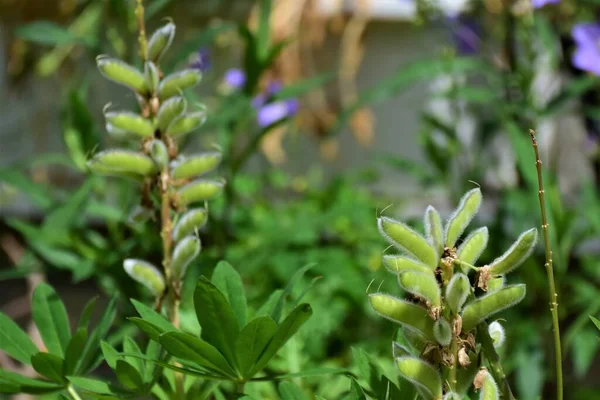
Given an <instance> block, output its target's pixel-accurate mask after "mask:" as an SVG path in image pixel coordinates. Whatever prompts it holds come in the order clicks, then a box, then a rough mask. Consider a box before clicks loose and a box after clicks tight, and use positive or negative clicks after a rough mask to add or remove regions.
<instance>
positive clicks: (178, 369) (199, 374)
mask: <svg viewBox="0 0 600 400" xmlns="http://www.w3.org/2000/svg"><path fill="white" fill-rule="evenodd" d="M148 361H150V362H153V363H154V364H156V365H159V366H161V367H163V368H165V369H168V370H170V371H175V372H181V373H182V374H184V375H190V376H195V377H198V378H202V379H206V380H211V381H226V380H231V379H232V378H231V377H227V376H223V375H215V374H208V373H206V372H205V371H198V370H195V369H193V368H183V367H178V366H176V365H173V364H169V363H166V362H164V361H158V360H148Z"/></svg>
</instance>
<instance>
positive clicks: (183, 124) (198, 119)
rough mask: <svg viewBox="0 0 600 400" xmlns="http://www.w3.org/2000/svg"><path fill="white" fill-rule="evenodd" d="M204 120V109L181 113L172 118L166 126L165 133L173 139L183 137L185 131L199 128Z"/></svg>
mask: <svg viewBox="0 0 600 400" xmlns="http://www.w3.org/2000/svg"><path fill="white" fill-rule="evenodd" d="M205 121H206V111H205V110H202V111H197V112H194V113H190V114H184V115H181V116H179V117H177V118H175V119H174V120H173V122H171V124H170V125H169V127H168V128H167V132H166V133H167V135H169V136H171V137H172V138H173V139H178V138H181V137H183V136H184V135H185V134H186V133H189V132H191V131H193V130H194V129H198V128H200V127H201V126H202V125H203V124H204V122H205Z"/></svg>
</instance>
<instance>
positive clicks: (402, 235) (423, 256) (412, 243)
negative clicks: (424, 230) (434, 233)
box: [377, 217, 438, 268]
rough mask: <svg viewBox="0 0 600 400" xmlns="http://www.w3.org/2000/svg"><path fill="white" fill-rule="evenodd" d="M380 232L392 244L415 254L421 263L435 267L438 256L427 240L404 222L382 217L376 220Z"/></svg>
mask: <svg viewBox="0 0 600 400" xmlns="http://www.w3.org/2000/svg"><path fill="white" fill-rule="evenodd" d="M377 225H378V227H379V231H380V232H381V234H382V235H383V236H384V237H385V238H386V239H387V240H388V241H389V242H390V243H392V244H394V245H396V246H398V247H399V248H400V249H402V250H405V251H407V252H408V253H410V254H412V255H413V256H415V257H416V258H417V259H418V260H420V261H422V262H423V264H425V265H427V266H429V267H431V268H436V267H437V264H438V257H437V254H436V253H435V250H434V248H433V247H431V245H430V244H429V243H427V240H426V239H425V238H424V237H423V236H421V235H419V234H418V233H417V232H415V231H414V230H412V229H411V228H409V227H408V226H407V225H406V224H403V223H402V222H400V221H396V220H393V219H391V218H387V217H382V218H379V219H378V220H377Z"/></svg>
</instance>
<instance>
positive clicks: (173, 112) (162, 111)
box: [156, 96, 187, 132]
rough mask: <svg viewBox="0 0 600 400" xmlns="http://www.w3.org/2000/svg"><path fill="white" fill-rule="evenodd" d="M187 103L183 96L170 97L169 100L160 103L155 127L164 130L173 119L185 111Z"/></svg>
mask: <svg viewBox="0 0 600 400" xmlns="http://www.w3.org/2000/svg"><path fill="white" fill-rule="evenodd" d="M186 106H187V103H186V101H185V99H184V98H183V97H179V96H176V97H171V98H170V99H169V100H167V101H165V102H164V103H162V105H161V106H160V108H159V109H158V114H157V115H156V127H157V128H158V129H159V130H160V131H161V132H166V131H167V128H168V127H169V125H171V123H172V122H173V121H174V120H175V118H177V117H179V116H181V114H183V113H184V112H185V108H186Z"/></svg>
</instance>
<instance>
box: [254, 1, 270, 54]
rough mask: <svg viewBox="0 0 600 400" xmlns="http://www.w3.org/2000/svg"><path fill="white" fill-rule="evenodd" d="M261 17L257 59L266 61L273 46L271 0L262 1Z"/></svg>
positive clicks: (257, 39)
mask: <svg viewBox="0 0 600 400" xmlns="http://www.w3.org/2000/svg"><path fill="white" fill-rule="evenodd" d="M259 12H260V16H259V19H258V33H257V35H256V41H257V45H256V51H257V54H256V59H257V60H259V61H260V62H263V61H265V59H266V58H267V55H268V53H269V48H270V46H271V35H270V31H271V22H270V19H271V18H270V17H271V0H260V11H259Z"/></svg>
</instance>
